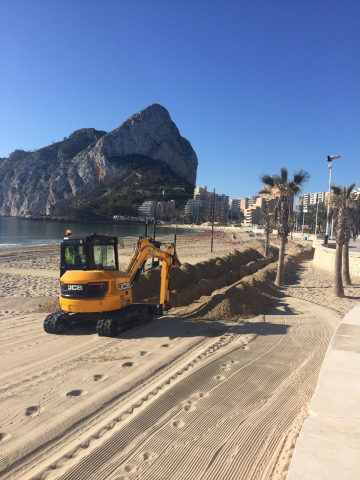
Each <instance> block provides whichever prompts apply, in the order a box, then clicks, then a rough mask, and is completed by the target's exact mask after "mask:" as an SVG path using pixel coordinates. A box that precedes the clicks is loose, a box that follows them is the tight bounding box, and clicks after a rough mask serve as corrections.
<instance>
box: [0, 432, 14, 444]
mask: <svg viewBox="0 0 360 480" xmlns="http://www.w3.org/2000/svg"><path fill="white" fill-rule="evenodd" d="M10 437H11V434H10V433H5V432H0V442H4V441H5V440H7V439H8V438H10Z"/></svg>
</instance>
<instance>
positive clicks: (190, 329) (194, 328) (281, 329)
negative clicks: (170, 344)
mask: <svg viewBox="0 0 360 480" xmlns="http://www.w3.org/2000/svg"><path fill="white" fill-rule="evenodd" d="M254 320H256V321H251V319H250V320H240V321H238V322H230V321H227V322H222V321H220V320H213V321H203V320H200V321H193V320H186V319H183V318H178V317H172V316H163V317H160V318H153V319H152V320H150V321H148V322H146V323H144V324H142V325H139V326H138V327H134V328H131V329H129V330H126V331H125V332H122V333H120V334H118V335H117V336H116V337H113V339H118V340H131V339H141V338H163V339H164V342H165V341H169V340H175V339H177V338H191V337H214V338H215V337H221V336H222V335H225V334H238V335H249V334H256V335H263V336H268V335H285V334H286V333H287V331H288V329H289V328H290V326H289V325H284V324H282V323H279V324H278V323H272V322H265V321H259V317H257V318H256V319H254ZM64 335H80V336H81V335H97V334H96V330H95V324H84V325H80V326H78V327H77V328H76V329H74V330H69V331H67V332H65V333H64Z"/></svg>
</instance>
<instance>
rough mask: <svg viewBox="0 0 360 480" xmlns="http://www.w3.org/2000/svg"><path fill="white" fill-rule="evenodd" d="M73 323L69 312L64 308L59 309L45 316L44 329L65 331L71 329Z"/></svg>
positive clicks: (49, 331)
mask: <svg viewBox="0 0 360 480" xmlns="http://www.w3.org/2000/svg"><path fill="white" fill-rule="evenodd" d="M71 324H72V322H71V318H70V315H69V313H68V312H65V311H64V310H58V311H57V312H55V313H51V314H50V315H48V316H47V317H46V318H45V320H44V330H45V332H46V333H55V334H57V333H63V332H66V331H67V330H70V329H71V326H72V325H71Z"/></svg>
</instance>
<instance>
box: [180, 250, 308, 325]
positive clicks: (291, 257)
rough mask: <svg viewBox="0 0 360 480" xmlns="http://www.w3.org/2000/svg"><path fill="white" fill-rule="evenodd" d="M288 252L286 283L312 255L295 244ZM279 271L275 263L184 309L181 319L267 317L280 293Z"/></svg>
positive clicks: (292, 278) (291, 279) (289, 281)
mask: <svg viewBox="0 0 360 480" xmlns="http://www.w3.org/2000/svg"><path fill="white" fill-rule="evenodd" d="M287 252H288V253H287V255H286V257H285V279H286V282H287V283H291V282H292V281H294V276H295V275H296V273H297V271H298V267H299V264H300V263H301V262H303V261H304V260H307V259H309V258H312V255H313V252H312V248H310V247H302V246H301V245H298V244H294V243H293V242H289V245H288V249H287ZM276 271H277V263H275V262H273V263H271V264H269V265H267V266H265V267H264V268H262V269H260V270H258V271H257V272H256V273H253V274H252V275H248V276H245V277H244V278H243V279H242V280H240V281H238V282H235V283H234V284H233V285H231V286H229V287H225V288H222V289H219V290H216V291H215V292H213V293H212V295H211V296H208V297H203V298H201V299H200V301H198V302H196V303H193V304H191V305H189V306H188V307H186V308H184V309H182V310H181V314H180V316H181V317H182V318H186V319H189V320H190V319H194V320H195V319H196V320H201V319H203V320H239V319H246V318H251V317H256V316H258V315H261V314H264V315H265V314H267V313H268V312H269V310H270V306H271V301H272V300H273V299H274V298H276V297H277V295H278V289H277V287H275V285H274V283H273V282H274V280H275V278H276Z"/></svg>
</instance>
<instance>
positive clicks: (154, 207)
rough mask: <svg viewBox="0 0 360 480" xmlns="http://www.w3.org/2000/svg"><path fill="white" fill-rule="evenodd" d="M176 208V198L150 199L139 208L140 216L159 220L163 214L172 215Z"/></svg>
mask: <svg viewBox="0 0 360 480" xmlns="http://www.w3.org/2000/svg"><path fill="white" fill-rule="evenodd" d="M174 210H175V200H170V202H155V201H153V200H149V201H147V202H143V203H142V204H141V205H140V207H139V209H138V216H139V218H151V219H153V220H158V219H159V218H161V217H162V216H163V215H172V213H173V211H174Z"/></svg>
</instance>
